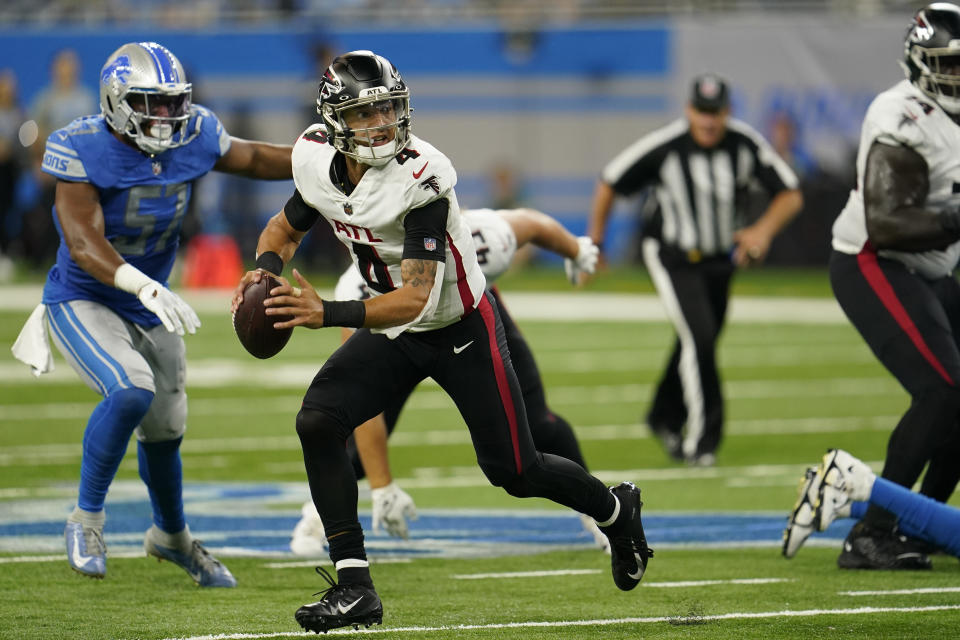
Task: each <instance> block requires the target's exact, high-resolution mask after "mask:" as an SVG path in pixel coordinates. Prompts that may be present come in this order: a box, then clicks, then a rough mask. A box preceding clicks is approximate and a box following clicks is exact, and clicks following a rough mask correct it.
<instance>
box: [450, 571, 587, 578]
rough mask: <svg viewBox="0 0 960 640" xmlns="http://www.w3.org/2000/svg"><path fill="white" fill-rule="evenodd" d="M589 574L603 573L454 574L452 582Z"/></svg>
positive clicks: (518, 572) (515, 572)
mask: <svg viewBox="0 0 960 640" xmlns="http://www.w3.org/2000/svg"><path fill="white" fill-rule="evenodd" d="M591 573H603V572H602V571H600V569H555V570H553V571H510V572H506V573H455V574H453V575H452V576H450V577H451V578H453V579H454V580H488V579H491V578H493V579H497V580H500V579H511V578H549V577H553V576H583V575H588V574H591Z"/></svg>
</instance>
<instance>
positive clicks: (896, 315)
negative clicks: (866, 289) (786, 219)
mask: <svg viewBox="0 0 960 640" xmlns="http://www.w3.org/2000/svg"><path fill="white" fill-rule="evenodd" d="M857 264H858V265H859V266H860V272H861V273H863V277H864V278H866V279H867V283H868V284H869V285H870V288H871V289H873V292H874V293H876V294H877V297H878V298H880V302H882V303H883V306H884V307H886V308H887V311H889V312H890V315H892V316H893V319H894V320H896V322H897V324H898V325H900V328H901V329H903V331H904V333H906V334H907V337H909V338H910V341H911V342H913V345H914V346H915V347H916V348H917V351H919V352H920V355H922V356H923V357H924V359H925V360H926V361H927V362H929V363H930V366H931V367H933V368H934V369H935V370H936V372H937V373H939V374H940V377H942V378H943V379H944V380H946V381H947V384H951V385H952V384H953V380H951V379H950V374H949V373H947V370H946V368H944V366H943V365H942V364H941V363H940V361H939V360H938V359H937V356H936V355H934V353H933V351H931V350H930V347H928V346H927V343H926V341H925V340H924V339H923V336H922V335H921V334H920V330H919V329H917V325H915V324H914V323H913V319H911V318H910V314H908V313H907V310H906V309H904V308H903V304H901V303H900V299H899V298H897V294H896V292H895V291H894V290H893V286H891V284H890V281H889V280H887V276H886V275H884V273H883V271H882V270H881V269H880V264H879V263H878V262H877V252H876V250H875V249H874V248H873V246H871V245H870V243H869V242H868V243H867V244H866V245H865V246H864V247H863V249H862V250H861V251H860V253H858V254H857Z"/></svg>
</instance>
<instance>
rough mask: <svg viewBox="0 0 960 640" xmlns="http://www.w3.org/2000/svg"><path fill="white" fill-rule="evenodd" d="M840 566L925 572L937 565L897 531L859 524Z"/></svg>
mask: <svg viewBox="0 0 960 640" xmlns="http://www.w3.org/2000/svg"><path fill="white" fill-rule="evenodd" d="M837 566H838V567H840V568H841V569H887V570H890V569H894V570H896V569H899V570H902V571H925V570H928V569H931V568H932V566H933V565H932V563H931V562H930V556H928V555H927V554H926V553H924V552H923V550H922V549H920V548H918V546H917V545H915V544H913V543H912V541H910V540H908V539H907V538H905V537H902V536H900V535H897V533H896V532H894V531H884V530H880V529H875V528H872V527H870V526H869V525H867V524H865V523H863V522H858V523H857V524H855V525H853V528H852V529H851V530H850V533H849V534H847V539H846V540H844V541H843V551H841V552H840V556H839V557H838V558H837Z"/></svg>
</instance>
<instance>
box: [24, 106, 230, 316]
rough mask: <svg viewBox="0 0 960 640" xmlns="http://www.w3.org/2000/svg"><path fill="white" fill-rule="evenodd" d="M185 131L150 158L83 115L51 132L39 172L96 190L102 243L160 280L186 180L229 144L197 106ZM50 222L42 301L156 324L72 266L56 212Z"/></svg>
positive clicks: (183, 207)
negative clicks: (53, 231)
mask: <svg viewBox="0 0 960 640" xmlns="http://www.w3.org/2000/svg"><path fill="white" fill-rule="evenodd" d="M186 135H187V136H188V137H189V136H194V137H193V139H192V140H190V141H189V142H188V143H187V144H185V145H183V146H182V147H177V148H175V149H170V150H168V151H164V152H163V153H161V154H159V155H156V156H154V157H152V158H151V157H149V156H147V155H145V154H144V153H142V152H141V151H139V150H137V149H135V148H133V147H131V146H129V145H127V144H124V143H123V142H121V141H120V140H118V139H117V138H116V137H115V136H114V135H113V134H112V133H111V129H110V128H109V126H108V125H107V123H106V122H105V121H104V119H103V117H102V116H88V117H84V118H77V119H76V120H74V121H73V122H71V123H70V124H69V125H67V126H66V127H64V128H63V129H60V130H58V131H54V132H53V133H52V134H51V135H50V137H49V138H47V147H46V151H45V153H44V156H43V170H44V171H45V172H46V173H49V174H50V175H52V176H55V177H56V178H58V179H60V180H65V181H68V182H87V183H89V184H91V185H93V186H94V187H96V189H97V191H98V192H99V194H100V206H101V208H102V209H103V219H104V225H105V226H104V234H105V235H106V237H107V240H109V241H110V243H111V244H112V245H113V247H114V249H116V250H117V252H118V253H119V254H120V255H121V256H123V259H124V260H126V261H127V262H129V263H130V264H132V265H133V266H135V267H136V268H137V269H140V271H142V272H144V273H145V274H147V275H148V276H150V277H151V278H153V279H154V280H156V281H158V282H162V283H164V284H166V282H167V278H168V277H169V275H170V270H171V269H172V268H173V261H174V259H175V257H176V254H177V247H178V245H179V236H180V225H181V223H182V222H183V215H184V214H185V213H186V211H187V203H188V202H189V200H190V192H191V186H192V182H193V181H194V180H196V179H197V178H199V177H201V176H203V175H204V174H206V173H207V172H208V171H210V170H211V169H212V168H213V165H214V164H216V162H217V160H218V159H219V158H220V157H221V156H222V155H223V154H225V153H226V152H227V150H228V149H229V148H230V136H229V135H228V134H227V132H226V131H225V130H224V128H223V125H221V124H220V121H219V120H218V119H217V117H216V116H215V115H214V114H213V113H212V112H211V111H209V110H207V109H205V108H203V107H201V106H199V105H195V106H194V109H193V116H192V118H191V119H190V122H189V124H188V126H187V133H186ZM54 211H56V207H54ZM54 222H55V223H56V226H57V232H58V233H59V234H60V247H59V249H58V250H57V262H56V264H54V265H53V268H51V269H50V273H49V274H48V275H47V283H46V285H45V287H44V289H43V302H44V303H46V304H53V303H58V302H66V301H68V300H91V301H93V302H99V303H101V304H103V305H105V306H107V307H109V308H110V309H112V310H113V311H115V312H116V313H118V314H119V315H120V316H122V317H124V318H126V319H127V320H130V321H131V322H136V323H138V324H141V325H144V326H155V325H158V324H160V319H159V318H157V316H155V315H154V314H153V313H151V312H150V311H148V310H147V309H146V308H145V307H144V306H143V305H142V304H140V301H139V300H138V299H137V297H136V296H135V295H133V294H131V293H127V292H126V291H121V290H120V289H116V288H114V287H111V286H107V285H105V284H103V283H101V282H100V281H99V280H97V279H96V278H94V277H93V276H91V275H90V274H88V273H87V272H86V271H84V270H83V269H81V268H80V267H79V266H77V264H76V263H75V262H74V261H73V260H72V259H71V258H70V250H69V249H68V248H67V245H66V243H65V242H64V240H63V230H62V229H61V228H60V222H59V220H58V218H57V216H56V214H55V215H54Z"/></svg>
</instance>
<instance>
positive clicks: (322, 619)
mask: <svg viewBox="0 0 960 640" xmlns="http://www.w3.org/2000/svg"><path fill="white" fill-rule="evenodd" d="M317 112H318V113H319V114H320V116H321V124H320V126H315V127H311V128H309V129H307V131H306V132H305V133H304V134H303V135H302V136H301V138H300V140H298V141H297V143H296V145H295V146H294V152H293V164H294V180H295V182H296V185H297V190H296V192H295V193H294V195H293V196H292V197H291V198H290V200H289V201H288V202H287V204H286V205H285V206H284V208H283V210H282V211H280V212H279V213H278V214H277V215H275V216H274V217H273V218H271V219H270V221H269V222H268V223H267V226H266V228H264V230H263V232H262V233H261V234H260V239H259V241H258V243H257V270H256V271H250V272H247V273H246V274H245V275H244V276H243V278H242V280H241V282H240V284H239V285H238V286H237V288H236V289H235V290H234V297H233V303H232V304H233V308H234V310H236V309H237V307H238V305H239V303H240V302H241V301H242V299H243V289H244V287H245V286H246V284H248V283H250V282H254V281H259V279H260V278H261V277H262V273H263V272H270V273H273V274H276V275H278V276H279V275H280V273H281V271H282V270H283V265H284V263H285V262H287V261H289V260H290V258H291V257H292V256H293V254H294V253H295V251H296V249H297V247H298V246H299V244H300V241H301V240H302V238H303V237H304V235H305V234H306V233H307V231H308V230H309V229H310V227H311V226H312V225H313V224H314V223H315V222H316V220H317V219H318V218H319V217H321V216H322V217H323V218H324V219H325V220H327V222H328V223H329V224H330V225H332V226H333V229H334V231H335V232H336V234H337V236H338V237H339V238H340V240H341V241H342V242H343V243H344V244H345V245H346V246H347V247H348V248H349V249H350V251H351V253H352V254H353V258H354V263H355V264H356V266H357V268H358V269H359V270H360V273H361V275H362V276H363V277H364V280H366V282H367V284H368V285H369V287H370V288H371V289H372V290H373V291H375V292H376V293H377V295H375V296H374V297H372V298H370V299H369V300H364V301H359V300H350V301H330V300H321V299H320V297H319V296H318V295H317V293H316V291H315V289H314V288H313V287H312V286H310V283H309V282H308V281H307V280H306V279H304V278H303V276H302V275H301V274H300V273H299V272H298V271H296V270H294V271H293V275H294V277H295V278H296V279H297V282H298V284H299V285H300V288H294V287H292V286H291V285H290V283H289V282H287V281H286V280H284V279H283V278H281V283H282V284H281V285H280V286H278V287H275V288H274V289H273V290H272V291H271V297H269V298H267V299H266V300H265V301H264V304H265V306H266V307H267V309H266V313H267V315H289V316H292V318H291V319H290V320H286V321H278V322H276V323H274V326H275V327H277V328H287V327H296V326H304V327H307V328H320V327H329V326H339V327H352V328H356V329H358V330H357V331H356V332H355V333H354V334H353V336H352V337H351V338H350V339H349V340H347V341H346V342H345V343H344V344H343V345H342V346H341V347H340V348H339V349H337V351H336V352H335V353H334V354H333V355H331V356H330V358H329V359H327V361H326V363H324V365H323V367H322V368H321V369H320V371H319V373H317V375H316V376H315V377H314V379H313V381H312V382H311V383H310V387H309V388H308V389H307V392H306V394H305V396H304V398H303V403H302V405H301V409H300V412H299V413H298V414H297V420H296V427H297V434H298V435H299V437H300V443H301V448H302V449H303V458H304V466H305V467H306V471H307V480H308V482H309V484H310V494H311V497H312V498H313V502H314V506H315V507H316V508H317V512H318V513H319V514H320V517H321V520H322V522H323V526H324V529H325V530H326V534H327V539H328V541H329V544H330V552H329V553H330V559H331V560H332V561H333V563H334V566H335V568H336V572H337V577H336V580H335V579H334V578H333V577H332V576H330V575H329V574H324V575H326V579H327V580H328V582H329V583H330V588H329V589H327V590H325V592H324V595H323V597H322V598H321V599H320V600H319V601H317V602H314V603H311V604H307V605H304V606H302V607H300V608H299V609H298V610H297V612H296V614H295V617H296V620H297V622H298V623H299V624H300V625H301V626H302V627H303V628H305V629H307V630H310V631H316V632H319V631H327V630H328V629H333V628H337V627H343V626H347V625H360V624H365V625H370V624H374V623H380V622H381V621H382V619H383V606H382V603H381V601H380V597H379V595H377V592H376V591H375V589H374V586H373V579H372V577H371V575H370V568H369V563H368V561H367V556H366V549H365V547H364V536H363V529H362V527H361V526H360V520H359V518H358V515H357V481H356V477H355V475H354V471H353V466H352V465H351V462H350V457H349V456H348V455H347V451H346V446H345V445H346V441H347V438H348V437H349V436H350V434H351V433H352V432H353V430H354V429H355V428H356V427H357V426H358V425H360V424H363V423H364V422H366V421H367V420H369V419H371V418H373V417H374V416H376V415H378V414H379V413H381V412H383V410H384V409H385V408H387V407H388V406H390V405H391V404H392V403H394V402H395V400H396V399H397V398H400V397H405V396H406V395H408V394H409V392H410V390H412V389H413V388H414V387H415V386H416V385H417V384H418V383H419V382H420V381H421V380H423V379H424V378H427V377H430V378H433V379H434V380H435V381H436V382H437V383H438V384H439V385H440V387H441V388H442V389H443V390H444V391H445V392H446V393H447V394H448V395H449V396H450V397H451V399H452V400H453V401H454V403H455V404H456V406H457V408H458V409H459V410H460V413H461V415H462V416H463V418H464V421H465V422H466V425H467V428H468V429H469V430H470V436H471V442H472V443H473V445H474V449H475V450H476V454H477V461H478V462H479V464H480V468H481V469H482V470H483V472H484V474H485V475H486V477H487V479H488V480H489V481H490V482H491V484H493V485H495V486H498V487H503V488H504V490H506V491H507V492H508V493H510V495H513V496H516V497H542V498H548V499H550V500H553V501H554V502H557V503H559V504H562V505H564V506H566V507H569V508H571V509H574V510H575V511H578V512H580V513H583V514H586V515H588V516H590V517H591V518H593V519H595V520H596V521H597V523H598V525H599V526H600V527H601V529H602V530H603V533H604V534H605V535H606V536H607V537H608V538H609V540H610V546H611V557H612V561H611V565H612V572H613V578H614V582H615V583H616V585H617V586H618V587H619V588H621V589H624V590H627V589H632V588H634V587H635V586H636V585H637V584H638V583H639V582H640V579H641V578H642V576H643V572H644V570H645V568H646V565H647V560H648V559H649V557H650V556H652V552H651V551H650V549H649V548H648V547H647V542H646V537H645V535H644V533H643V526H642V523H641V520H640V507H641V502H640V490H639V489H638V488H637V487H636V486H634V485H633V484H632V483H629V482H624V483H621V484H620V485H617V486H616V487H614V488H613V489H607V487H606V486H605V485H604V483H602V482H601V481H600V480H598V479H597V478H594V477H593V476H591V475H590V474H589V473H587V472H586V471H585V470H584V469H583V467H581V466H580V465H578V464H577V463H576V462H572V461H570V460H568V459H566V458H563V457H560V456H557V455H550V454H546V453H542V452H540V451H538V450H537V448H536V446H535V444H534V441H533V437H532V435H531V433H530V427H529V425H528V422H527V415H526V410H525V407H524V404H523V392H522V389H521V388H520V384H519V382H518V380H517V375H516V373H515V371H514V369H513V365H512V362H511V358H510V351H509V349H508V347H507V344H506V339H505V337H504V328H503V324H502V322H501V319H500V316H499V313H498V311H497V304H496V301H495V300H494V299H493V297H492V296H491V294H490V293H488V292H485V290H484V285H485V282H484V278H483V274H482V273H481V272H480V268H479V266H478V265H477V257H476V254H475V252H474V247H473V241H472V239H471V237H470V230H469V229H468V227H467V225H466V223H465V221H464V219H463V217H462V215H461V213H460V209H459V207H458V205H457V200H456V196H455V194H454V190H453V189H454V184H455V182H456V174H455V173H454V171H453V168H452V167H451V166H450V162H449V161H448V160H447V158H446V157H445V156H444V155H443V154H441V153H440V152H439V151H437V150H436V149H434V148H433V147H432V146H430V145H429V144H428V143H426V142H425V141H423V140H421V139H419V138H416V137H414V136H412V135H411V134H410V93H409V91H408V90H407V86H406V84H405V83H404V81H403V78H402V77H401V76H400V73H399V72H398V71H397V69H396V67H394V66H393V64H392V63H390V61H389V60H387V59H386V58H384V57H382V56H378V55H376V54H374V53H372V52H370V51H352V52H350V53H346V54H343V55H341V56H337V57H336V58H334V60H333V62H331V64H330V66H329V67H328V68H327V70H326V72H325V73H324V76H323V79H322V80H321V84H320V97H319V99H318V100H317Z"/></svg>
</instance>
